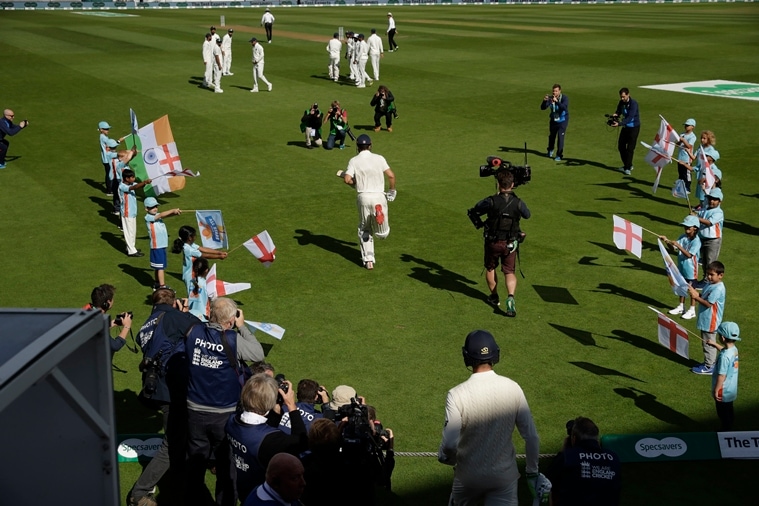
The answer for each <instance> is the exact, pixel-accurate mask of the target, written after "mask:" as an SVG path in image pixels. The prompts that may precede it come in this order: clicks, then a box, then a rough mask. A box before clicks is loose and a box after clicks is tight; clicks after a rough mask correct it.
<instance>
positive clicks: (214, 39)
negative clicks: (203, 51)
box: [208, 26, 221, 42]
mask: <svg viewBox="0 0 759 506" xmlns="http://www.w3.org/2000/svg"><path fill="white" fill-rule="evenodd" d="M208 31H210V32H211V38H212V39H213V41H214V42H216V41H217V40H219V39H221V37H219V34H218V33H216V27H215V26H212V27H211V28H209V29H208Z"/></svg>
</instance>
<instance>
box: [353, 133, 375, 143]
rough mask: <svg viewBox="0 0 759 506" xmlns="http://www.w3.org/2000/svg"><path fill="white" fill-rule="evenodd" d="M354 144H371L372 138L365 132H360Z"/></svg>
mask: <svg viewBox="0 0 759 506" xmlns="http://www.w3.org/2000/svg"><path fill="white" fill-rule="evenodd" d="M356 144H357V145H359V146H371V145H372V138H371V137H369V136H368V135H366V134H361V135H359V136H358V139H356Z"/></svg>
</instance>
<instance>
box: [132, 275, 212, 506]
mask: <svg viewBox="0 0 759 506" xmlns="http://www.w3.org/2000/svg"><path fill="white" fill-rule="evenodd" d="M197 323H200V320H198V319H197V318H196V317H195V316H193V315H192V314H191V313H189V312H188V306H187V299H182V300H177V299H176V295H175V293H174V291H173V290H172V289H170V288H159V289H158V290H156V291H155V292H153V310H152V312H151V314H150V316H149V317H148V319H147V321H146V322H145V323H144V324H143V325H142V327H141V328H140V332H139V334H138V335H137V345H138V346H139V347H140V348H141V349H142V352H143V354H144V356H143V360H142V363H141V364H140V370H141V371H142V391H141V392H140V396H139V398H140V400H141V401H142V402H143V403H145V404H147V405H149V406H150V407H153V408H155V409H158V410H160V411H161V413H162V414H163V430H164V437H163V442H162V443H161V447H160V448H159V449H158V452H157V453H156V455H155V456H154V457H153V459H152V460H151V461H150V462H149V463H148V465H147V466H146V467H145V469H144V470H143V471H142V474H141V475H140V477H139V478H138V479H137V482H135V484H134V485H133V486H132V490H131V491H130V492H129V495H128V496H127V504H128V505H129V506H132V505H140V506H143V505H144V506H147V505H152V504H156V502H155V500H154V498H153V493H152V491H153V488H154V487H155V486H156V485H157V484H158V482H159V481H160V480H161V478H162V477H163V475H164V474H165V473H166V471H168V470H169V468H170V467H171V468H172V470H174V473H172V474H171V476H172V478H173V479H174V480H175V481H176V483H175V488H176V490H178V491H181V490H182V489H183V484H182V482H181V478H182V472H183V467H184V461H185V434H186V418H187V374H186V368H187V355H186V353H185V341H184V339H185V334H187V332H188V331H189V329H190V328H191V327H192V326H193V325H195V324H197Z"/></svg>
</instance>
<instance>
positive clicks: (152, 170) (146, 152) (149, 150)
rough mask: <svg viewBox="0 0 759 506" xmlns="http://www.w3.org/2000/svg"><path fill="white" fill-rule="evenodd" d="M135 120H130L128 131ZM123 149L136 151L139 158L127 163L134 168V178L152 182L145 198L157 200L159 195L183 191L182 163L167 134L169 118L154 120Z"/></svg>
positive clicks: (146, 189)
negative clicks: (155, 198)
mask: <svg viewBox="0 0 759 506" xmlns="http://www.w3.org/2000/svg"><path fill="white" fill-rule="evenodd" d="M136 119H137V118H133V123H132V128H133V129H134V125H135V123H134V122H136ZM125 143H126V146H127V148H129V149H132V148H133V147H136V148H137V151H138V152H139V153H140V155H141V156H136V157H135V158H134V159H133V160H132V162H131V163H130V164H129V165H130V167H132V168H133V169H134V173H135V175H136V176H137V179H139V180H140V181H144V180H146V179H148V178H149V179H152V180H153V182H152V183H151V184H149V185H147V186H145V196H146V197H157V196H158V195H161V194H163V193H169V192H175V191H178V190H181V189H182V188H184V185H185V178H184V177H182V175H181V174H179V173H181V172H182V170H184V169H183V168H182V161H181V160H180V158H179V153H178V152H177V145H176V143H175V142H174V134H172V133H171V125H170V124H169V117H168V116H163V117H161V118H158V119H157V120H155V121H154V122H152V123H150V124H149V125H145V126H144V127H142V128H140V129H139V130H138V131H137V135H132V136H129V137H127V138H126V139H125Z"/></svg>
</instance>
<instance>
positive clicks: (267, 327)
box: [245, 320, 285, 341]
mask: <svg viewBox="0 0 759 506" xmlns="http://www.w3.org/2000/svg"><path fill="white" fill-rule="evenodd" d="M245 324H246V325H247V326H248V327H251V328H253V329H256V330H260V331H261V332H265V333H267V334H269V335H270V336H271V337H274V338H276V339H279V340H280V341H281V340H282V337H283V336H284V335H285V329H283V328H282V327H280V326H279V325H277V324H275V323H264V322H252V321H248V320H245Z"/></svg>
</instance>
